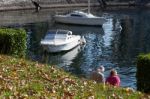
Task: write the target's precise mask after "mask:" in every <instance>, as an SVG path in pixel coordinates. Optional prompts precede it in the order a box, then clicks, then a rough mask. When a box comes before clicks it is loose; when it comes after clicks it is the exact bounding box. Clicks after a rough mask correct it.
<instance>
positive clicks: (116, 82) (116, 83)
mask: <svg viewBox="0 0 150 99" xmlns="http://www.w3.org/2000/svg"><path fill="white" fill-rule="evenodd" d="M106 83H108V84H111V85H114V86H120V77H119V76H118V75H115V76H109V77H108V78H107V79H106Z"/></svg>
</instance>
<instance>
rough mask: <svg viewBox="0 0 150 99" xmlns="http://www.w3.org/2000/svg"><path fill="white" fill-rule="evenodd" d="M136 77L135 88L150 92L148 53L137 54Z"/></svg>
mask: <svg viewBox="0 0 150 99" xmlns="http://www.w3.org/2000/svg"><path fill="white" fill-rule="evenodd" d="M136 78H137V89H138V90H140V91H143V92H146V93H147V92H150V81H149V80H150V53H149V54H143V55H139V56H138V58H137V72H136Z"/></svg>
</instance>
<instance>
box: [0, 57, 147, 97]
mask: <svg viewBox="0 0 150 99" xmlns="http://www.w3.org/2000/svg"><path fill="white" fill-rule="evenodd" d="M0 98H1V99H18V98H19V99H148V98H149V97H148V95H144V94H142V93H140V92H136V91H134V90H130V89H127V88H126V89H125V88H114V87H112V86H108V85H107V86H104V85H102V84H96V83H95V82H93V81H88V80H86V79H83V78H78V77H75V76H73V75H71V74H69V73H66V72H64V71H63V70H61V69H58V68H56V67H55V66H49V65H44V64H40V63H37V62H31V61H27V60H24V59H17V58H13V57H10V56H5V55H0Z"/></svg>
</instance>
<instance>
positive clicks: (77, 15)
mask: <svg viewBox="0 0 150 99" xmlns="http://www.w3.org/2000/svg"><path fill="white" fill-rule="evenodd" d="M70 16H74V17H82V15H79V14H71V15H70Z"/></svg>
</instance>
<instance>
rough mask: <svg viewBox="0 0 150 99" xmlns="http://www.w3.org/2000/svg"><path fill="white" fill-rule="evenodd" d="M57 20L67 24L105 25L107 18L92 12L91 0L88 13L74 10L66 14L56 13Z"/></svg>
mask: <svg viewBox="0 0 150 99" xmlns="http://www.w3.org/2000/svg"><path fill="white" fill-rule="evenodd" d="M54 19H55V22H59V23H66V24H79V25H101V26H102V25H103V23H104V22H106V21H107V20H106V18H104V17H98V16H95V15H93V14H91V13H90V1H89V3H88V13H85V12H83V11H73V12H71V13H69V14H66V15H55V16H54Z"/></svg>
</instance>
